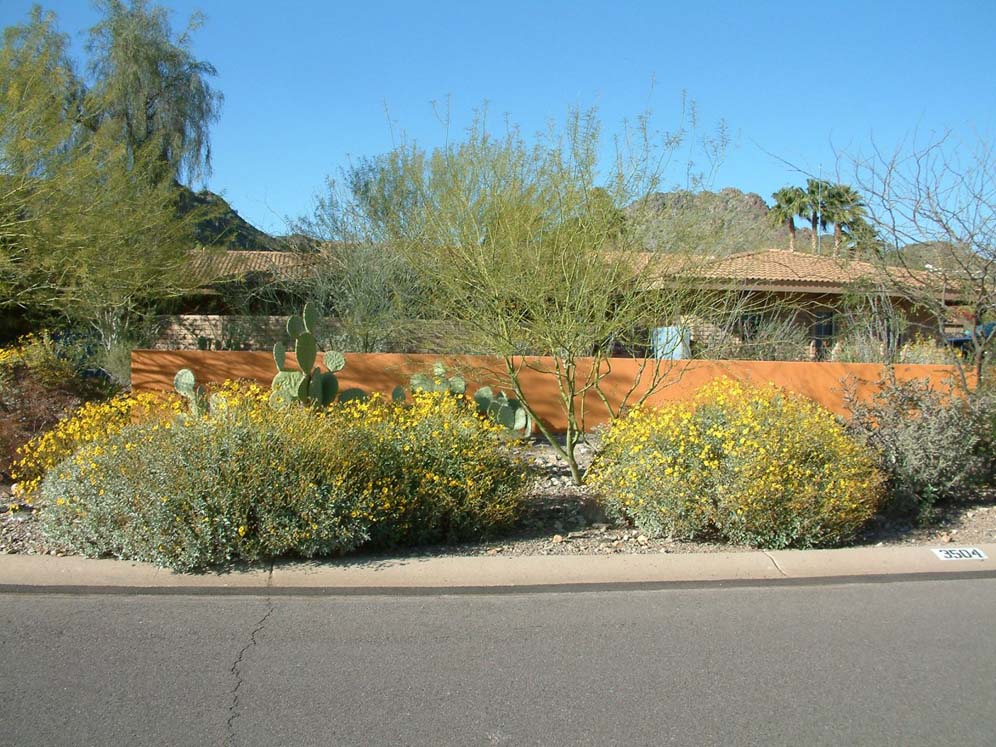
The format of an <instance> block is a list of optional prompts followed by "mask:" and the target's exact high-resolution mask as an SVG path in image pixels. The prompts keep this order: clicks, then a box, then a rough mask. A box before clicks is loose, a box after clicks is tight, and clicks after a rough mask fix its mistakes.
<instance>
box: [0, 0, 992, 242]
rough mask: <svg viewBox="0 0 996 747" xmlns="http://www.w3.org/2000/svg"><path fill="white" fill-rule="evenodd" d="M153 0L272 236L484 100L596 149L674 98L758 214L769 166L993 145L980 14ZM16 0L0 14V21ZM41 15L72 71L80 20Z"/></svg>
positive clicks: (955, 2) (11, 14) (73, 13)
mask: <svg viewBox="0 0 996 747" xmlns="http://www.w3.org/2000/svg"><path fill="white" fill-rule="evenodd" d="M163 4H164V5H166V6H167V7H170V8H172V9H173V11H174V14H173V19H174V28H180V27H182V26H185V24H186V19H187V18H188V17H189V15H190V13H191V12H192V11H193V10H195V9H198V8H199V9H200V10H202V11H203V12H204V13H205V14H206V15H207V23H206V25H205V26H204V27H203V28H202V29H201V30H200V31H199V32H198V33H197V35H196V37H195V39H194V51H195V54H197V55H198V56H199V57H200V58H202V59H205V60H207V61H209V62H211V63H212V64H214V65H215V67H217V69H218V73H219V74H218V77H217V78H216V79H215V80H214V85H215V86H216V87H217V88H218V89H219V90H221V91H222V92H223V93H224V94H225V106H224V109H223V112H222V116H221V119H220V121H219V122H218V123H217V124H216V125H215V126H214V128H213V130H212V144H213V149H214V173H213V175H212V176H211V178H210V179H209V180H208V185H207V186H208V187H209V188H211V189H212V190H214V191H216V192H219V193H221V194H223V195H224V196H225V197H226V198H227V199H228V200H229V202H231V203H232V205H233V207H235V208H236V209H237V210H238V211H239V213H241V214H242V215H243V216H244V217H245V218H246V219H248V220H249V221H250V222H252V223H254V224H255V225H257V226H259V227H261V228H263V229H264V230H268V231H270V232H274V233H281V232H283V231H285V230H286V223H285V218H286V217H296V216H299V215H301V214H303V213H306V212H307V211H308V210H309V209H310V207H311V204H312V201H313V196H314V195H315V193H316V192H317V191H318V190H320V189H321V187H322V183H323V180H324V178H325V176H326V175H328V174H333V175H334V174H336V173H337V172H338V171H339V169H340V168H341V167H343V166H344V165H345V164H347V163H348V161H349V158H350V157H351V156H352V157H357V156H364V155H375V154H377V153H381V152H384V151H386V150H389V149H390V148H391V147H392V145H393V143H394V142H395V139H396V137H397V133H398V132H399V131H402V130H403V131H404V132H405V133H406V135H407V137H408V138H409V139H414V140H416V141H417V142H419V143H420V144H422V145H424V146H426V147H432V146H433V145H436V144H439V143H440V142H441V141H442V138H443V128H442V126H441V125H440V123H439V121H438V119H437V118H436V115H435V114H434V111H433V107H432V104H431V102H433V101H437V102H443V101H446V100H447V99H448V100H449V102H450V108H451V112H452V119H453V126H454V127H455V128H459V127H462V126H464V125H465V124H466V123H467V122H468V121H469V120H470V118H471V117H472V114H473V111H474V109H475V108H477V107H479V106H480V105H481V104H482V102H484V101H487V102H488V107H489V111H490V112H492V113H493V114H494V115H504V114H506V113H507V114H508V115H509V117H510V118H511V119H512V121H514V122H517V123H518V124H519V125H520V126H521V128H522V130H523V131H524V132H526V133H529V132H533V131H536V130H539V129H541V128H542V127H543V126H544V124H545V123H546V122H547V121H548V120H550V119H551V118H554V119H562V118H563V116H564V115H565V113H566V112H567V110H568V109H569V108H570V107H590V106H595V107H597V108H598V111H599V114H600V117H601V119H602V122H603V127H604V130H605V132H606V134H607V135H609V134H611V133H613V132H617V131H618V130H619V128H620V126H621V123H622V122H623V120H624V119H626V118H627V117H628V118H632V117H634V116H635V115H637V114H639V113H641V112H643V111H645V110H647V109H648V108H650V109H651V110H653V112H654V116H655V124H656V125H657V126H659V127H660V128H662V129H668V128H671V127H674V126H676V123H677V116H678V112H679V111H680V103H681V93H682V91H687V92H688V94H689V96H690V97H692V98H693V99H695V101H696V102H697V104H698V109H699V112H700V116H701V119H702V121H703V123H704V124H706V125H708V124H709V123H715V122H716V121H718V120H719V119H723V120H725V121H726V122H727V124H728V125H729V128H730V132H731V134H732V135H733V143H732V144H731V147H730V149H729V151H728V153H727V156H726V159H725V161H724V163H723V165H722V167H721V169H720V170H719V172H718V174H717V175H716V177H715V179H714V182H713V186H714V187H715V188H721V187H726V186H731V187H737V188H739V189H742V190H745V191H749V192H757V193H759V194H760V195H761V196H762V197H764V198H765V199H766V200H768V201H769V202H770V197H771V193H772V192H773V191H775V190H776V189H778V188H780V187H782V186H784V185H786V184H793V183H802V182H804V180H805V175H804V174H800V173H799V172H798V171H796V170H794V169H793V168H792V167H790V166H788V165H786V163H784V161H787V162H789V163H790V164H793V165H794V166H795V167H798V168H799V169H802V170H803V171H808V172H810V173H813V174H816V173H818V172H819V171H820V169H821V168H822V173H823V174H824V175H825V176H826V175H832V174H833V173H834V171H835V170H836V159H835V156H834V149H835V148H836V149H837V150H852V151H853V150H857V149H865V150H866V149H867V147H868V144H869V142H870V141H871V139H872V138H874V140H875V141H876V142H877V143H879V144H880V145H882V146H884V147H886V148H891V147H893V146H895V145H896V144H898V143H899V142H900V141H902V140H903V138H908V137H910V136H911V135H912V134H913V132H914V131H919V132H920V133H921V134H923V133H930V132H931V131H941V130H948V129H950V130H952V131H954V133H955V134H956V135H958V136H961V137H964V138H967V139H973V138H975V137H977V136H983V137H985V136H987V135H992V134H993V133H994V131H996V128H994V127H993V120H994V114H996V86H994V85H993V83H992V70H993V69H996V41H994V38H993V31H994V30H996V3H993V2H991V0H978V1H976V2H969V1H968V0H946V1H945V2H936V1H935V2H929V3H927V2H918V0H907V1H906V2H836V3H813V4H812V6H813V10H812V11H807V10H806V8H805V6H804V5H799V4H793V5H791V6H787V5H786V4H785V3H774V2H763V1H760V0H756V1H755V2H753V3H741V2H716V3H705V2H698V3H689V2H684V3H669V2H642V3H635V2H631V3H625V2H621V3H611V4H610V3H607V2H606V3H597V2H585V0H574V1H573V2H501V3H476V2H468V1H467V0H463V1H462V2H432V3H425V2H423V3H412V2H380V1H378V0H364V1H363V2H348V3H344V2H311V3H307V2H299V3H293V4H292V3H275V2H272V0H238V1H235V0H220V1H215V2H209V1H208V0H202V1H201V2H187V0H182V1H181V0H174V1H173V2H165V3H163ZM31 5H32V3H31V2H27V1H25V0H3V2H2V3H0V24H2V25H3V26H6V25H9V24H11V23H16V22H20V21H21V20H23V19H24V18H26V17H27V13H28V10H29V8H30V7H31ZM42 5H43V7H45V8H47V9H50V10H54V11H55V12H56V13H57V14H58V17H59V20H60V23H59V25H60V27H61V29H62V30H63V31H65V32H67V33H69V34H71V35H72V37H73V39H74V42H75V48H76V50H77V52H79V53H80V54H79V57H80V58H81V56H82V43H83V40H84V35H83V33H82V32H83V31H85V29H87V28H89V26H91V25H92V24H93V23H94V22H95V20H96V18H97V15H96V13H95V11H94V10H93V9H92V7H91V6H90V5H89V3H88V2H86V0H78V1H73V2H49V3H42ZM771 154H773V155H771ZM845 176H846V175H845ZM675 179H677V175H676V176H675ZM845 181H846V179H845Z"/></svg>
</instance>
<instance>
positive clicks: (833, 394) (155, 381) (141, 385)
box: [131, 350, 954, 430]
mask: <svg viewBox="0 0 996 747" xmlns="http://www.w3.org/2000/svg"><path fill="white" fill-rule="evenodd" d="M287 358H288V366H290V365H291V364H292V363H294V357H293V355H292V354H288V356H287ZM320 359H321V356H319V360H320ZM440 360H441V361H442V362H443V363H444V364H445V366H446V369H447V372H448V373H449V374H453V373H460V374H462V375H463V376H464V377H465V378H466V379H467V384H468V390H469V391H470V392H473V391H474V390H475V389H477V388H478V387H480V386H484V385H489V386H493V387H494V386H499V387H500V386H501V381H502V379H501V372H502V371H503V370H504V364H503V362H502V361H501V360H500V359H497V358H490V357H485V356H448V357H444V358H441V357H440V356H437V355H415V354H411V355H409V354H389V353H350V354H347V355H346V367H345V369H343V370H342V371H340V372H339V374H338V376H339V381H340V385H341V386H342V387H344V388H345V387H353V386H357V387H360V388H362V389H364V390H366V391H368V392H375V391H376V392H382V393H384V394H386V395H388V396H390V393H391V390H392V389H394V387H395V386H397V385H399V384H400V385H401V386H404V387H405V388H406V389H407V388H408V380H409V378H410V377H411V375H412V374H414V373H419V372H422V373H428V372H431V370H432V367H433V365H434V364H435V363H436V362H437V361H440ZM519 363H520V364H523V370H522V375H521V379H522V385H523V389H524V390H525V391H526V392H527V395H528V396H529V399H530V401H531V402H532V403H533V405H534V407H535V409H536V411H537V414H538V415H539V417H540V418H542V419H543V420H544V421H545V422H546V423H548V424H549V425H550V426H551V427H552V428H554V429H557V430H563V429H564V428H565V427H566V422H565V419H564V416H563V413H562V411H561V406H560V404H559V397H560V393H559V391H558V389H557V384H556V379H555V378H554V377H553V376H552V375H550V374H549V373H543V372H542V371H537V370H533V369H534V368H540V369H544V370H552V369H553V368H554V359H553V358H529V359H526V360H524V361H519ZM525 363H528V367H526V366H525V365H524V364H525ZM649 365H653V361H650V362H649ZM666 365H667V366H668V369H667V376H666V382H665V385H664V386H663V387H662V388H661V389H660V390H659V391H657V392H655V393H654V394H653V395H652V396H651V398H650V400H649V403H650V404H660V403H662V402H666V401H669V400H681V399H687V398H688V397H690V396H691V395H692V393H693V392H694V391H695V390H696V389H698V388H699V387H701V386H702V385H704V384H705V383H707V382H709V381H711V380H713V379H715V378H719V377H722V376H726V377H729V378H731V379H738V380H741V381H749V382H754V383H758V384H763V383H767V382H771V383H774V384H776V385H778V386H781V387H784V388H785V389H788V390H790V391H793V392H798V393H799V394H803V395H805V396H807V397H809V398H810V399H813V400H815V401H816V402H818V403H820V404H821V405H823V406H824V407H826V408H828V409H830V410H832V411H833V412H836V413H838V414H842V415H843V414H845V413H846V410H845V408H844V391H845V387H846V385H847V383H848V382H851V383H853V385H854V386H855V387H856V389H857V392H858V394H859V396H860V397H862V398H865V399H866V398H868V397H870V396H871V395H872V394H873V393H874V392H875V391H876V390H877V388H878V387H877V382H878V381H880V380H881V379H882V377H883V376H884V375H885V372H886V369H885V366H882V365H879V364H872V363H809V362H795V361H793V362H780V361H713V360H691V361H675V362H674V363H666ZM586 366H587V367H590V361H588V362H583V363H582V366H581V370H580V371H579V373H578V375H579V377H582V378H583V377H584V375H585V373H586ZM640 366H641V361H640V360H634V359H631V358H614V359H612V360H611V372H610V373H609V374H608V375H607V376H606V378H605V379H604V381H603V386H602V389H603V391H604V392H605V394H606V395H607V397H608V399H609V401H610V402H612V403H618V402H619V401H620V400H621V399H622V398H623V397H624V396H625V395H626V392H627V391H629V390H630V389H631V388H632V386H633V382H634V380H635V379H636V378H637V375H638V373H639V370H640ZM181 368H189V369H191V370H192V371H193V372H194V374H195V375H196V377H197V381H198V382H200V383H211V382H222V381H225V380H226V379H253V380H255V381H258V382H260V383H261V384H266V385H268V384H269V383H270V381H271V379H272V378H273V375H274V374H275V373H276V367H275V366H274V363H273V357H272V356H271V355H270V354H269V353H262V352H210V351H199V350H176V351H162V350H136V351H135V352H134V353H132V357H131V381H132V388H133V389H134V390H136V391H162V390H169V389H172V387H173V376H174V374H175V373H176V372H177V371H178V370H179V369H181ZM895 374H896V377H897V378H898V379H900V380H908V379H913V378H926V379H930V381H931V382H932V383H933V384H934V385H936V386H939V387H940V386H943V385H944V382H945V381H946V380H948V379H950V378H951V377H952V376H953V374H954V371H953V369H952V368H950V367H948V366H925V365H900V366H896V367H895ZM644 378H645V379H649V375H647V374H646V373H645V375H644ZM636 391H637V392H640V391H642V390H641V388H640V386H639V385H638V386H637V390H636ZM631 399H632V398H631ZM585 407H586V414H585V428H586V429H591V428H594V427H595V426H597V425H599V424H601V423H604V422H605V421H606V419H607V412H606V409H605V406H604V405H603V403H602V402H601V401H600V399H599V398H598V397H597V396H596V395H595V394H594V392H590V393H589V394H588V396H587V398H586V401H585Z"/></svg>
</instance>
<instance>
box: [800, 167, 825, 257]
mask: <svg viewBox="0 0 996 747" xmlns="http://www.w3.org/2000/svg"><path fill="white" fill-rule="evenodd" d="M831 186H832V185H831V184H830V182H825V181H823V180H822V179H807V180H806V205H805V209H804V211H803V213H802V215H803V217H804V218H808V219H809V225H810V226H811V227H812V229H813V235H812V236H811V237H810V238H811V239H812V242H813V253H814V254H815V253H816V251H817V242H818V241H819V231H820V230H825V229H826V227H827V218H826V215H825V213H826V200H827V193H828V192H829V191H830V188H831Z"/></svg>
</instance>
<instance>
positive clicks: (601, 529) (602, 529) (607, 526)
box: [591, 523, 609, 534]
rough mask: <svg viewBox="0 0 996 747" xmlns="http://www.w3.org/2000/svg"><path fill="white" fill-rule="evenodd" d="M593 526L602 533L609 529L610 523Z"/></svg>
mask: <svg viewBox="0 0 996 747" xmlns="http://www.w3.org/2000/svg"><path fill="white" fill-rule="evenodd" d="M591 528H592V529H595V530H597V531H599V532H601V533H603V534H604V533H605V532H607V531H608V529H609V525H608V524H602V523H598V524H592V525H591Z"/></svg>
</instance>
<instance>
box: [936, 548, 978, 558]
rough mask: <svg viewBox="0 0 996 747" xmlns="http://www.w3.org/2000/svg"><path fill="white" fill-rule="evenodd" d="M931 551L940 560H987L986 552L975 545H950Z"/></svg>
mask: <svg viewBox="0 0 996 747" xmlns="http://www.w3.org/2000/svg"><path fill="white" fill-rule="evenodd" d="M933 552H934V555H936V556H937V557H939V558H940V559H941V560H988V557H987V556H986V554H985V553H984V552H982V550H980V549H979V548H977V547H951V548H944V549H942V550H934V551H933Z"/></svg>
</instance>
